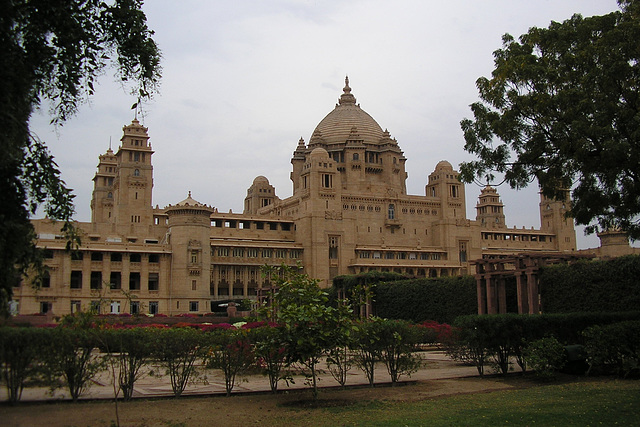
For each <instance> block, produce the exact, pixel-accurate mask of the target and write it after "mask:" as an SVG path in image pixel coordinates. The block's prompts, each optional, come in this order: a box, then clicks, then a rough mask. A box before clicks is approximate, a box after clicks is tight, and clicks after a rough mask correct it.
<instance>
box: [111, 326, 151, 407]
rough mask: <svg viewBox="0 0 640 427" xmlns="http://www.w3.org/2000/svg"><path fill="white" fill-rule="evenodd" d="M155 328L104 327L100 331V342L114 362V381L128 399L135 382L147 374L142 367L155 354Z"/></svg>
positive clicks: (125, 398) (131, 394)
mask: <svg viewBox="0 0 640 427" xmlns="http://www.w3.org/2000/svg"><path fill="white" fill-rule="evenodd" d="M155 330H158V328H147V327H136V328H122V329H120V328H104V329H102V331H101V332H100V344H101V346H103V347H104V348H105V350H106V351H107V352H108V353H109V355H108V358H109V361H110V362H111V363H113V364H114V369H113V370H114V381H116V382H117V385H118V387H119V389H120V390H122V394H123V397H124V400H126V401H128V400H130V399H131V397H132V396H133V388H134V385H135V382H136V381H137V380H138V379H140V378H142V377H143V376H144V375H145V372H144V370H143V369H142V368H143V367H144V366H145V365H146V364H148V363H149V361H150V360H151V358H152V356H153V350H154V348H153V335H152V334H153V333H154V331H155ZM116 372H117V377H116V374H115V373H116Z"/></svg>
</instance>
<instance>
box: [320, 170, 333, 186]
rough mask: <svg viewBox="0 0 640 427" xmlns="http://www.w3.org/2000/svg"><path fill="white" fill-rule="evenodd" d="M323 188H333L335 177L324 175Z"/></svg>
mask: <svg viewBox="0 0 640 427" xmlns="http://www.w3.org/2000/svg"><path fill="white" fill-rule="evenodd" d="M322 186H323V187H324V188H333V176H332V175H330V174H328V173H323V174H322Z"/></svg>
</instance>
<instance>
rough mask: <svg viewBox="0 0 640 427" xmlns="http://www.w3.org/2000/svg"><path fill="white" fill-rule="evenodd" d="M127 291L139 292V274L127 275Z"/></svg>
mask: <svg viewBox="0 0 640 427" xmlns="http://www.w3.org/2000/svg"><path fill="white" fill-rule="evenodd" d="M129 290H131V291H139V290H140V273H129Z"/></svg>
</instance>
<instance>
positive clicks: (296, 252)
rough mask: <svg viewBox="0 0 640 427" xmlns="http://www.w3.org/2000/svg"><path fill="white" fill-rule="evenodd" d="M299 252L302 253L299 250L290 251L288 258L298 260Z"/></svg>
mask: <svg viewBox="0 0 640 427" xmlns="http://www.w3.org/2000/svg"><path fill="white" fill-rule="evenodd" d="M301 252H302V251H300V249H291V250H290V251H289V257H290V258H291V259H298V258H300V255H301Z"/></svg>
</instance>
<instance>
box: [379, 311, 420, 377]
mask: <svg viewBox="0 0 640 427" xmlns="http://www.w3.org/2000/svg"><path fill="white" fill-rule="evenodd" d="M378 322H379V323H380V325H379V326H380V327H379V328H378V333H379V335H378V337H379V341H378V344H379V347H380V349H381V353H380V357H381V360H382V362H383V363H384V364H385V366H386V367H387V372H388V373H389V376H390V377H391V383H392V384H393V385H395V384H396V383H397V382H398V380H399V379H400V377H401V376H402V375H408V376H411V374H413V373H414V372H417V371H418V369H420V366H422V360H421V359H420V358H419V357H418V356H417V355H416V350H417V346H418V344H420V342H421V340H422V331H421V330H420V329H419V328H417V327H415V326H412V325H410V324H409V323H407V322H404V321H402V320H386V319H385V320H378Z"/></svg>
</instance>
